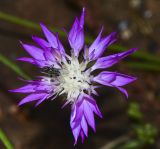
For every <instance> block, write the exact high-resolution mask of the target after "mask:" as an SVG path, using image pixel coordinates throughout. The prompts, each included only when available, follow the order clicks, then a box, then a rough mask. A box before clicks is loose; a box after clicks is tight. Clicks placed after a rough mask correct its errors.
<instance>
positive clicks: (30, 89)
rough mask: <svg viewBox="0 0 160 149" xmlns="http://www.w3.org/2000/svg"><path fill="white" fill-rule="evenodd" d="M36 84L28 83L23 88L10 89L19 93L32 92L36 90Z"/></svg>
mask: <svg viewBox="0 0 160 149" xmlns="http://www.w3.org/2000/svg"><path fill="white" fill-rule="evenodd" d="M35 87H36V85H33V84H28V85H25V86H23V87H21V88H18V89H14V90H10V91H11V92H19V93H32V92H35Z"/></svg>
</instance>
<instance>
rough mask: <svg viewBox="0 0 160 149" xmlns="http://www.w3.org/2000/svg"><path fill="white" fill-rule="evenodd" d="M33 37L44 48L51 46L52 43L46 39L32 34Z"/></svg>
mask: <svg viewBox="0 0 160 149" xmlns="http://www.w3.org/2000/svg"><path fill="white" fill-rule="evenodd" d="M32 39H33V40H34V41H35V42H36V43H37V44H38V45H39V46H41V47H42V48H43V49H45V48H47V47H51V45H50V44H49V43H48V42H47V41H45V40H44V39H42V38H40V37H37V36H32Z"/></svg>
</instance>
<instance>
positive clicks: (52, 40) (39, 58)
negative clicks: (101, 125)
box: [11, 8, 137, 144]
mask: <svg viewBox="0 0 160 149" xmlns="http://www.w3.org/2000/svg"><path fill="white" fill-rule="evenodd" d="M84 17H85V9H84V8H83V11H82V14H81V17H80V18H76V19H75V21H74V23H73V26H72V28H71V30H70V32H69V33H68V41H69V44H70V46H71V55H68V54H67V53H66V52H65V49H64V47H63V45H62V43H61V42H60V40H59V37H58V33H56V34H54V33H52V32H51V31H50V30H49V29H48V28H47V27H46V26H45V25H44V24H42V23H41V24H40V25H41V28H42V31H43V33H44V35H45V37H46V39H42V38H40V37H37V36H33V37H32V39H33V40H34V41H35V42H36V44H37V45H38V47H37V46H34V45H30V44H25V43H22V42H21V44H22V46H23V48H24V49H25V50H26V51H27V52H28V53H29V55H30V56H31V57H22V58H19V59H18V60H20V61H25V62H29V63H31V64H33V65H36V66H38V67H39V68H40V70H41V72H42V73H43V75H42V76H39V77H38V78H37V80H30V81H27V83H28V84H27V85H25V86H23V87H21V88H18V89H15V90H11V91H12V92H19V93H27V94H29V95H28V96H26V97H25V98H24V99H22V100H21V101H20V102H19V106H20V105H23V104H25V103H28V102H31V101H36V106H37V105H39V104H40V103H42V102H43V101H45V100H54V99H55V98H56V97H57V96H60V95H62V94H65V95H66V100H65V102H64V105H63V107H65V106H66V105H67V104H70V105H71V118H70V126H71V129H72V132H73V136H74V139H75V144H76V143H77V140H78V138H79V136H80V137H81V139H82V142H83V141H84V139H85V137H88V126H90V127H91V128H92V129H93V130H94V131H96V128H95V121H94V114H96V115H97V116H98V117H100V118H102V114H101V112H100V110H99V108H98V106H97V104H96V101H95V99H94V97H93V95H96V96H98V93H97V92H96V88H98V87H99V85H97V84H101V85H105V86H110V87H115V88H117V89H118V90H119V91H121V92H122V93H123V94H124V95H125V96H126V97H128V94H127V91H126V90H125V89H124V88H123V86H124V85H126V84H129V83H131V82H133V81H135V80H136V78H135V77H132V76H128V75H124V74H121V73H118V72H112V71H104V70H103V71H102V72H100V73H99V74H98V75H96V76H95V75H94V71H95V70H97V69H106V68H108V67H111V66H112V65H114V64H116V63H118V62H119V61H120V60H121V59H123V58H125V57H126V56H128V55H130V54H132V53H134V52H135V51H136V50H137V49H136V48H132V49H130V50H128V51H125V52H121V53H117V54H113V55H110V56H102V55H103V53H104V51H105V49H106V48H107V47H108V46H109V45H111V44H112V43H114V42H115V41H116V33H115V32H113V33H111V34H110V35H109V36H106V37H103V38H102V32H103V28H102V29H101V31H100V33H99V35H98V36H97V38H96V39H95V41H94V42H93V43H92V44H91V45H90V46H89V47H86V46H84ZM82 54H83V60H82V59H80V55H82ZM81 58H82V56H81Z"/></svg>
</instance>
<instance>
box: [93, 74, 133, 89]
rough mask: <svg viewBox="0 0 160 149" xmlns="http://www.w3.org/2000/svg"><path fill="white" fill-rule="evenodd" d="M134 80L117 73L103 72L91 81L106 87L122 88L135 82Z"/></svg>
mask: <svg viewBox="0 0 160 149" xmlns="http://www.w3.org/2000/svg"><path fill="white" fill-rule="evenodd" d="M135 80H136V78H135V77H132V76H128V75H125V74H121V73H117V72H109V71H103V72H101V73H100V74H99V75H97V76H96V77H94V78H93V81H95V82H98V83H100V84H103V85H107V86H112V87H114V86H118V87H119V86H123V85H126V84H129V83H131V82H133V81H135Z"/></svg>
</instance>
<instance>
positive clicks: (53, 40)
mask: <svg viewBox="0 0 160 149" xmlns="http://www.w3.org/2000/svg"><path fill="white" fill-rule="evenodd" d="M40 25H41V28H42V30H43V33H44V35H45V36H46V38H47V40H48V42H49V43H50V45H51V47H52V48H54V49H58V50H59V52H60V53H61V54H64V53H65V50H64V47H63V45H62V44H61V42H60V40H59V38H58V33H56V35H54V34H53V33H52V32H51V31H50V30H49V29H48V28H47V27H46V26H45V25H44V24H42V23H41V24H40Z"/></svg>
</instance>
